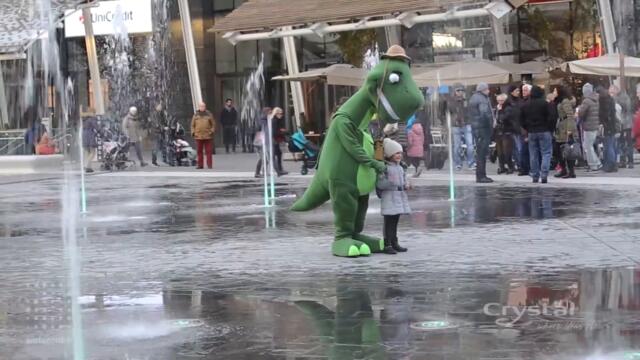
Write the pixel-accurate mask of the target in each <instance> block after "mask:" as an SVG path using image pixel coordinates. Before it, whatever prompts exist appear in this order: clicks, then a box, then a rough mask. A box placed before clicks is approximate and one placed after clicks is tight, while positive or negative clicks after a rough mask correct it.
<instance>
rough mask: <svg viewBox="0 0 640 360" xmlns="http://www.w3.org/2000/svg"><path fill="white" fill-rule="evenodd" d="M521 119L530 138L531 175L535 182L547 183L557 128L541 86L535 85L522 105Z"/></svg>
mask: <svg viewBox="0 0 640 360" xmlns="http://www.w3.org/2000/svg"><path fill="white" fill-rule="evenodd" d="M521 119H522V127H523V128H524V129H525V130H526V132H527V134H528V138H529V157H530V161H529V164H530V167H531V177H532V178H533V182H534V183H537V182H539V181H540V180H542V183H543V184H546V183H547V178H548V176H549V168H550V167H551V153H552V150H553V136H552V135H551V129H552V128H555V123H556V121H555V119H552V115H551V114H550V112H549V104H548V103H547V101H546V99H545V98H544V90H542V89H541V88H540V87H538V86H534V87H533V88H532V89H531V99H530V100H529V102H527V103H526V104H525V105H524V106H523V107H522V113H521ZM552 124H553V126H552ZM540 156H542V162H541V161H540Z"/></svg>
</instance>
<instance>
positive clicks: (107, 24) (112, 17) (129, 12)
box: [64, 0, 153, 37]
mask: <svg viewBox="0 0 640 360" xmlns="http://www.w3.org/2000/svg"><path fill="white" fill-rule="evenodd" d="M99 4H100V5H99V6H97V7H94V8H91V21H92V23H93V33H94V35H113V34H115V33H116V32H121V31H122V29H126V32H127V33H129V34H137V33H150V32H152V31H153V21H152V16H151V14H152V12H151V0H121V1H100V3H99ZM65 15H67V16H66V18H65V21H64V32H65V36H66V37H78V36H84V35H85V34H84V22H85V21H86V19H85V18H84V16H82V10H78V11H68V12H67V13H66V14H65Z"/></svg>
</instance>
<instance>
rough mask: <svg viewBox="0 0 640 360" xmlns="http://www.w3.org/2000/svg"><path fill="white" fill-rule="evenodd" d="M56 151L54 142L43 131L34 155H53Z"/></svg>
mask: <svg viewBox="0 0 640 360" xmlns="http://www.w3.org/2000/svg"><path fill="white" fill-rule="evenodd" d="M56 152H58V149H57V148H56V144H55V143H54V142H53V141H52V140H51V139H50V138H49V135H48V134H47V133H46V132H45V133H44V134H42V136H41V137H40V141H38V145H36V155H53V154H55V153H56Z"/></svg>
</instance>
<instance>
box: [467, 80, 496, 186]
mask: <svg viewBox="0 0 640 360" xmlns="http://www.w3.org/2000/svg"><path fill="white" fill-rule="evenodd" d="M468 114H469V118H470V120H471V126H472V128H473V137H474V142H475V144H476V153H477V158H476V164H477V166H476V182H478V183H491V182H493V180H492V179H490V178H488V177H487V169H486V165H487V156H488V155H489V145H490V144H491V132H492V129H493V113H492V110H491V101H490V100H489V85H487V84H486V83H479V84H478V86H477V87H476V92H475V93H474V94H473V95H472V96H471V99H469V107H468Z"/></svg>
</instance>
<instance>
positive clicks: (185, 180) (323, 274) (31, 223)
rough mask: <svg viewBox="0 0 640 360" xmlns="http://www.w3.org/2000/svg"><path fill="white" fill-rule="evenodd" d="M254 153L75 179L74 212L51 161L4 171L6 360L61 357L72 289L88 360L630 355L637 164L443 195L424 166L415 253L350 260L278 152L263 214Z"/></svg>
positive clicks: (639, 241)
mask: <svg viewBox="0 0 640 360" xmlns="http://www.w3.org/2000/svg"><path fill="white" fill-rule="evenodd" d="M252 156H254V155H242V154H237V155H229V156H227V155H220V156H217V157H216V160H215V165H214V167H215V169H214V170H213V171H208V170H201V171H196V170H195V169H190V168H179V169H176V168H169V167H160V168H144V169H131V170H127V171H123V172H113V173H97V174H94V175H91V176H87V178H86V194H87V198H86V200H87V213H86V214H84V215H80V214H77V213H74V212H68V211H67V210H65V209H63V206H62V203H64V202H65V201H67V200H69V196H71V195H70V193H69V191H68V190H67V191H65V184H68V182H66V180H65V177H64V176H63V174H35V175H34V174H32V175H28V176H26V175H25V176H16V175H14V176H0V189H1V191H0V264H1V265H2V266H1V267H0V268H1V269H2V271H0V359H21V360H22V359H25V360H26V359H71V358H72V353H73V352H72V349H73V347H72V343H73V339H74V337H73V336H72V331H71V330H72V328H73V326H72V325H73V321H72V316H71V315H72V313H71V310H70V308H71V304H72V301H71V300H72V299H71V296H70V289H72V288H73V285H74V284H78V285H79V289H80V290H79V294H78V296H77V297H74V298H73V300H77V302H78V303H79V305H80V313H79V315H80V316H77V317H76V319H78V318H81V324H82V331H81V334H82V336H81V338H82V339H81V342H82V344H83V345H84V352H85V353H86V358H87V359H158V360H164V359H167V360H169V359H640V225H639V224H640V211H639V210H640V205H639V203H640V192H639V191H638V190H639V189H640V187H638V186H637V185H636V181H640V179H638V177H637V175H636V173H635V170H633V171H631V170H624V171H628V172H627V173H625V172H624V171H621V172H619V173H617V174H614V175H610V174H598V175H593V174H579V177H578V179H573V180H565V181H562V182H561V181H560V180H555V179H554V180H551V183H550V184H547V185H548V186H543V185H534V184H531V183H530V180H529V179H527V178H525V177H517V176H505V175H502V176H497V175H496V176H494V179H496V180H499V182H497V183H495V184H490V185H476V184H475V183H473V182H472V180H473V174H472V173H471V172H468V171H463V172H461V173H458V174H457V180H456V200H455V201H449V200H448V197H449V188H448V186H447V184H448V183H447V182H448V177H447V175H446V172H444V171H434V172H426V173H425V174H424V175H423V176H422V177H421V178H420V179H418V180H416V181H415V185H416V188H415V190H414V191H413V192H411V194H410V201H411V205H412V208H413V214H411V215H410V216H405V217H403V218H402V219H401V222H400V226H399V236H400V239H401V243H402V244H403V245H405V246H407V247H408V248H409V252H407V253H404V254H398V255H395V256H390V255H380V254H374V255H372V256H369V257H361V258H357V259H344V258H338V257H334V256H332V255H331V252H330V245H331V241H332V233H333V226H332V219H333V215H332V212H331V208H330V205H329V204H327V205H325V206H323V207H321V208H319V209H317V210H315V211H312V212H308V213H292V212H290V211H288V207H289V206H290V205H291V204H292V203H293V201H295V198H296V197H297V196H299V195H301V194H302V192H303V191H304V189H305V187H306V185H307V184H308V181H309V179H310V177H309V176H302V175H299V174H294V171H295V170H296V168H298V164H296V163H293V162H286V167H287V168H288V169H289V170H290V171H291V175H288V176H285V177H282V178H278V179H277V186H276V194H277V200H276V206H275V207H274V208H271V209H267V208H265V207H264V206H263V188H262V183H261V180H260V179H254V178H253V177H252V170H253V161H252V159H253V157H252ZM67 175H68V176H67V177H66V179H67V180H69V179H70V178H71V179H72V180H73V179H76V178H77V176H75V175H74V176H71V177H69V175H70V174H69V173H68V174H67ZM580 175H583V176H580ZM72 182H73V181H72ZM74 196H75V195H74ZM74 200H75V199H74ZM379 206H380V203H379V200H378V199H377V198H376V197H375V196H372V198H371V201H370V210H369V215H368V218H367V226H366V232H367V233H369V234H380V233H381V231H382V230H381V229H382V225H381V224H382V221H381V216H380V215H379ZM70 217H72V218H71V219H70ZM70 220H73V221H70ZM65 224H66V225H65ZM70 224H71V225H70ZM267 224H271V225H275V226H272V227H270V228H267ZM65 226H66V227H65ZM69 226H71V227H72V228H73V230H74V231H72V232H70V231H68V229H69ZM63 229H66V230H65V231H63ZM71 234H73V235H75V236H74V237H75V238H76V239H77V242H78V251H77V252H73V251H71V249H70V246H71V243H70V241H69V239H70V235H71ZM74 254H77V255H78V256H79V263H80V270H79V271H78V272H77V275H78V276H75V275H76V272H74V271H72V270H71V269H70V268H69V266H68V264H69V256H72V255H74ZM76 325H77V324H76ZM75 339H76V344H77V343H78V342H79V341H78V339H79V337H78V336H76V337H75Z"/></svg>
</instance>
